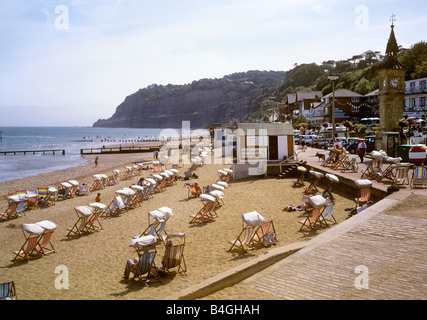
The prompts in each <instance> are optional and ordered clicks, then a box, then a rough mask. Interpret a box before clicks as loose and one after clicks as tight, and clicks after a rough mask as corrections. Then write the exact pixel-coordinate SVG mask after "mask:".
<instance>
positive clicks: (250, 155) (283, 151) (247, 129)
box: [232, 122, 294, 180]
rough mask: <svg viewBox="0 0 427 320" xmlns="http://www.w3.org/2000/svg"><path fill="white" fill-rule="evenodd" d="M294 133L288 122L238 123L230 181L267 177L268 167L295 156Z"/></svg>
mask: <svg viewBox="0 0 427 320" xmlns="http://www.w3.org/2000/svg"><path fill="white" fill-rule="evenodd" d="M293 135H294V131H293V128H292V125H291V124H290V123H289V122H285V123H281V122H275V123H239V124H238V126H237V130H236V142H237V152H236V155H237V159H236V161H235V162H234V163H233V165H232V170H233V175H234V176H233V179H234V180H238V179H243V178H246V177H249V176H261V175H267V166H268V164H269V163H278V162H282V161H283V160H284V159H287V158H290V157H292V156H293V155H294V137H293Z"/></svg>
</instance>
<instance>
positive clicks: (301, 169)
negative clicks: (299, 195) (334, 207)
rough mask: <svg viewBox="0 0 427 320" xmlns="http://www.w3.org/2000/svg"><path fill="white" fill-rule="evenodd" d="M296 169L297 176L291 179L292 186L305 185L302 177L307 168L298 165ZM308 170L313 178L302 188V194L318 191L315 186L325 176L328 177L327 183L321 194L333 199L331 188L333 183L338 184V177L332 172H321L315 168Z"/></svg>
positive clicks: (312, 193)
mask: <svg viewBox="0 0 427 320" xmlns="http://www.w3.org/2000/svg"><path fill="white" fill-rule="evenodd" d="M297 170H298V178H297V179H294V180H292V183H293V186H294V187H297V186H305V182H304V178H305V175H306V173H307V172H308V170H307V168H305V167H303V166H298V167H297ZM309 172H310V175H311V176H312V177H313V180H312V182H311V183H310V185H309V186H308V187H306V188H304V194H305V195H314V194H317V193H319V189H318V188H317V186H318V184H319V181H320V180H321V179H322V178H323V177H326V178H327V179H328V185H327V186H326V188H325V189H324V190H323V192H322V193H321V194H322V196H323V197H328V198H330V199H331V200H334V196H333V194H332V188H333V187H334V186H335V185H337V184H339V179H338V177H337V176H336V175H334V174H331V173H326V174H323V173H321V172H318V171H315V170H310V171H309Z"/></svg>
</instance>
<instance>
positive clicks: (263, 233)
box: [254, 220, 277, 247]
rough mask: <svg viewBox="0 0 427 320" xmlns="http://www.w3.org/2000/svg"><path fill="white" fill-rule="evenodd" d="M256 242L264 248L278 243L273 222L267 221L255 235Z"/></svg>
mask: <svg viewBox="0 0 427 320" xmlns="http://www.w3.org/2000/svg"><path fill="white" fill-rule="evenodd" d="M254 242H256V243H259V244H260V245H262V246H264V247H268V246H270V245H272V244H276V243H277V234H276V229H275V228H274V224H273V220H270V221H265V222H264V223H263V224H262V225H261V227H260V228H258V230H257V232H256V233H255V235H254Z"/></svg>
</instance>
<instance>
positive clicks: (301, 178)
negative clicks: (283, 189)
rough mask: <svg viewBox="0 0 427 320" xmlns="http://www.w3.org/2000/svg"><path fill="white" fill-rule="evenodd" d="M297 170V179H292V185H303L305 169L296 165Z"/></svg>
mask: <svg viewBox="0 0 427 320" xmlns="http://www.w3.org/2000/svg"><path fill="white" fill-rule="evenodd" d="M297 171H298V179H296V180H292V183H293V187H296V186H305V183H304V177H305V174H306V173H307V169H306V168H305V167H303V166H298V167H297Z"/></svg>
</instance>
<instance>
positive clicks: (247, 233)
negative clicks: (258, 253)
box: [228, 226, 259, 252]
mask: <svg viewBox="0 0 427 320" xmlns="http://www.w3.org/2000/svg"><path fill="white" fill-rule="evenodd" d="M258 228H259V227H257V226H246V227H244V228H243V230H242V231H241V232H240V234H239V236H238V237H237V239H235V240H231V241H228V242H229V243H231V247H230V249H228V251H231V250H232V249H233V248H234V247H236V248H238V249H240V250H242V251H244V252H246V251H247V250H246V249H245V246H248V247H249V248H251V249H253V247H254V236H255V232H256V231H257V230H258Z"/></svg>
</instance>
